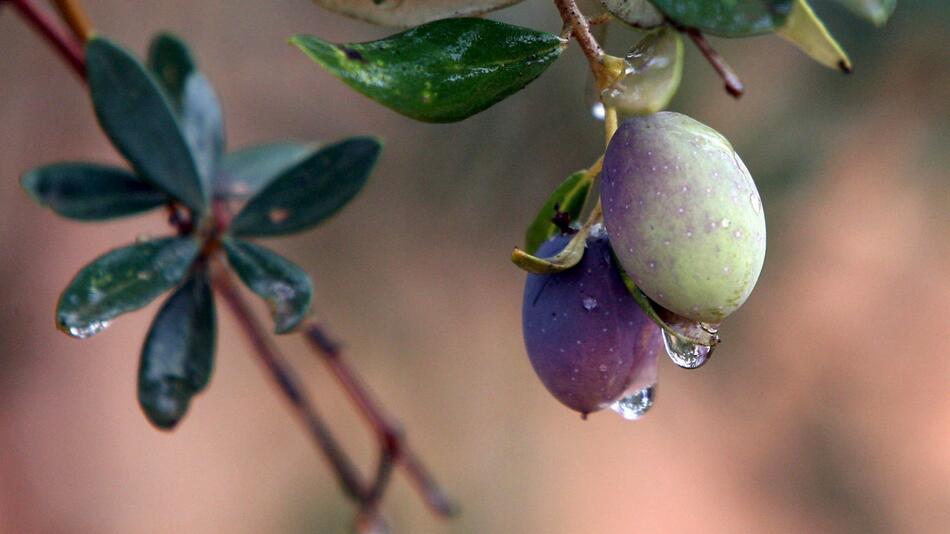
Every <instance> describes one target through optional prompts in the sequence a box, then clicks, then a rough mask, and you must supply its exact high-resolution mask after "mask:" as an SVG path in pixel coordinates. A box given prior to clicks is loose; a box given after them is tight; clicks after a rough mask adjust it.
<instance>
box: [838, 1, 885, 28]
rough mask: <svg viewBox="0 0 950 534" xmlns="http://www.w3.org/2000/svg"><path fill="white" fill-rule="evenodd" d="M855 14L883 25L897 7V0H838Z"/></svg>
mask: <svg viewBox="0 0 950 534" xmlns="http://www.w3.org/2000/svg"><path fill="white" fill-rule="evenodd" d="M838 3H839V4H841V5H843V6H845V7H846V8H848V9H850V10H851V11H852V12H853V13H854V14H855V15H857V16H859V17H861V18H863V19H866V20H869V21H871V22H873V23H874V24H875V25H877V26H883V25H884V23H885V22H887V19H889V18H891V14H893V13H894V9H895V8H897V0H838Z"/></svg>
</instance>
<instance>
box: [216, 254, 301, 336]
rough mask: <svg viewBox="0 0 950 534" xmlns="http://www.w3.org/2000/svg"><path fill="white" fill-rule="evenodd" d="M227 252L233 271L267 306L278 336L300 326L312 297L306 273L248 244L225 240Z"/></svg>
mask: <svg viewBox="0 0 950 534" xmlns="http://www.w3.org/2000/svg"><path fill="white" fill-rule="evenodd" d="M224 250H225V252H226V253H227V256H228V263H230V264H231V268H233V269H234V271H235V272H236V273H237V274H238V276H240V277H241V280H243V281H244V283H245V284H246V285H247V287H249V288H250V289H251V291H253V292H254V293H257V295H258V296H260V297H261V298H262V299H264V301H265V302H267V305H268V307H269V308H270V311H271V315H272V316H273V317H274V330H275V331H276V332H277V333H278V334H285V333H287V332H289V331H291V330H293V329H294V327H296V326H297V325H298V324H300V321H302V320H303V319H304V318H305V317H306V316H307V312H308V311H309V310H310V300H311V298H312V295H313V286H312V284H311V282H310V277H309V276H307V273H305V272H304V271H303V270H302V269H301V268H300V267H297V266H296V265H294V264H293V263H291V262H290V261H288V260H286V259H284V258H283V257H281V256H279V255H278V254H277V253H276V252H272V251H271V250H269V249H267V248H264V247H262V246H259V245H255V244H253V243H248V242H247V241H241V240H239V239H225V240H224Z"/></svg>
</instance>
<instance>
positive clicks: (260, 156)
mask: <svg viewBox="0 0 950 534" xmlns="http://www.w3.org/2000/svg"><path fill="white" fill-rule="evenodd" d="M316 149H317V145H316V144H305V143H296V142H292V141H283V142H277V143H268V144H265V145H256V146H252V147H248V148H243V149H241V150H238V151H236V152H232V153H230V154H228V155H226V156H224V160H223V161H222V162H221V169H220V171H219V173H218V178H217V180H216V181H215V195H217V196H219V197H222V198H236V199H241V198H249V197H252V196H254V195H255V194H256V193H257V192H258V191H260V190H261V188H263V187H264V186H266V185H267V184H269V183H271V182H272V181H274V179H275V178H277V177H278V176H279V175H280V174H281V173H283V172H284V171H286V170H287V169H289V168H290V167H292V166H293V165H296V164H297V163H300V162H301V161H303V159H304V158H307V157H309V156H310V155H312V154H313V153H314V152H315V151H316Z"/></svg>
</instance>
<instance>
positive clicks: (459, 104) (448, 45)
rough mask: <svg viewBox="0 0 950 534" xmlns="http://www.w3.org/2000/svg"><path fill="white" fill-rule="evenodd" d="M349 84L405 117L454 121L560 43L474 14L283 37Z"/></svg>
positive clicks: (509, 85) (542, 62)
mask: <svg viewBox="0 0 950 534" xmlns="http://www.w3.org/2000/svg"><path fill="white" fill-rule="evenodd" d="M290 42H291V43H293V44H295V45H297V46H298V47H299V48H300V49H301V50H303V52H304V53H305V54H307V55H308V56H309V57H310V58H311V59H313V60H314V61H315V62H316V63H318V64H319V65H320V66H322V67H323V68H325V69H327V70H328V71H330V73H331V74H333V75H334V76H336V77H337V78H339V79H340V80H342V81H343V82H344V83H346V84H347V85H349V86H350V87H352V88H353V89H355V90H357V91H359V92H361V93H363V94H364V95H366V96H368V97H369V98H372V99H373V100H376V101H377V102H379V103H380V104H382V105H384V106H386V107H388V108H390V109H392V110H394V111H397V112H399V113H402V114H403V115H406V116H407V117H411V118H413V119H416V120H420V121H425V122H455V121H460V120H462V119H465V118H467V117H470V116H472V115H474V114H476V113H478V112H480V111H483V110H485V109H487V108H489V107H491V106H492V105H494V104H496V103H498V102H500V101H501V100H503V99H505V98H507V97H508V96H510V95H511V94H513V93H514V92H516V91H518V90H520V89H521V88H523V87H524V86H526V85H528V84H529V83H530V82H531V81H533V80H534V79H535V78H537V77H538V76H540V75H541V73H542V72H544V71H545V70H546V69H547V68H548V67H549V66H550V65H551V63H552V62H553V61H554V60H555V59H557V58H558V57H559V56H560V55H561V52H562V50H563V49H564V44H565V43H564V41H563V40H562V39H561V38H560V37H558V36H557V35H554V34H551V33H546V32H539V31H535V30H530V29H528V28H521V27H518V26H512V25H510V24H504V23H501V22H495V21H493V20H485V19H476V18H454V19H445V20H439V21H436V22H430V23H428V24H424V25H422V26H419V27H417V28H413V29H411V30H407V31H405V32H402V33H399V34H396V35H393V36H390V37H387V38H385V39H380V40H378V41H372V42H368V43H346V44H333V43H328V42H326V41H323V40H321V39H318V38H316V37H312V36H308V35H297V36H295V37H294V38H292V39H291V40H290Z"/></svg>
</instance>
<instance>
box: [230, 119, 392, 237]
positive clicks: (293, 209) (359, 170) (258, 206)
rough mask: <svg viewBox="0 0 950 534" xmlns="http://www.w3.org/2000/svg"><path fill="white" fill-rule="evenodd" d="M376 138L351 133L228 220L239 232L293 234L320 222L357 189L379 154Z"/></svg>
mask: <svg viewBox="0 0 950 534" xmlns="http://www.w3.org/2000/svg"><path fill="white" fill-rule="evenodd" d="M379 150H380V144H379V141H377V140H376V139H373V138H370V137H351V138H349V139H346V140H344V141H341V142H339V143H336V144H334V145H330V146H328V147H326V148H323V149H321V150H319V151H318V152H317V153H315V154H313V155H312V156H310V157H308V158H307V159H305V160H303V161H301V162H300V163H298V164H297V165H295V166H293V167H291V168H290V169H287V170H286V171H284V172H283V174H281V175H280V176H279V177H277V178H276V179H275V180H274V181H273V182H271V183H270V184H269V185H268V186H267V187H265V188H264V189H263V190H261V191H260V192H259V193H258V194H257V195H255V196H254V197H253V198H251V200H249V201H248V203H247V205H245V206H244V209H242V210H241V212H240V213H238V214H237V216H236V217H235V218H234V220H233V221H232V222H231V231H232V232H233V233H234V235H239V236H274V235H283V234H291V233H294V232H299V231H301V230H305V229H307V228H310V227H312V226H315V225H317V224H319V223H321V222H322V221H323V220H324V219H326V218H327V217H329V216H331V215H333V214H334V213H336V212H337V211H339V210H340V208H342V207H343V206H345V205H346V204H347V203H348V202H349V201H350V200H352V199H353V197H355V196H356V194H357V193H359V191H360V189H361V188H362V187H363V184H365V183H366V179H367V178H368V177H369V173H370V171H371V170H372V169H373V165H374V164H375V163H376V158H377V157H378V156H379Z"/></svg>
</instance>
